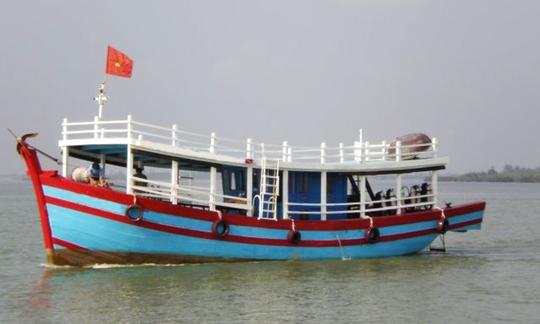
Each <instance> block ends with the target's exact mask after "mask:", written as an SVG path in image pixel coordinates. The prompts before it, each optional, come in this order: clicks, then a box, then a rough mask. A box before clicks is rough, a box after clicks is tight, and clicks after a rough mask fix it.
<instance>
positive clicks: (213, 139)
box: [208, 133, 216, 153]
mask: <svg viewBox="0 0 540 324" xmlns="http://www.w3.org/2000/svg"><path fill="white" fill-rule="evenodd" d="M208 151H209V152H210V153H215V152H216V133H212V134H210V149H209V150H208Z"/></svg>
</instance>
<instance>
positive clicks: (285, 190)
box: [281, 170, 289, 219]
mask: <svg viewBox="0 0 540 324" xmlns="http://www.w3.org/2000/svg"><path fill="white" fill-rule="evenodd" d="M282 172H283V174H282V177H283V179H282V180H283V181H282V183H281V192H282V194H283V197H282V199H281V203H282V207H281V210H282V213H283V215H282V218H283V219H289V170H283V171H282Z"/></svg>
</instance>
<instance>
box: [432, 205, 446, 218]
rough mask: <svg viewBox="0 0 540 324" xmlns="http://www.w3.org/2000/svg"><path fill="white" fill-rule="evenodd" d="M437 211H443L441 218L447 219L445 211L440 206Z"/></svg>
mask: <svg viewBox="0 0 540 324" xmlns="http://www.w3.org/2000/svg"><path fill="white" fill-rule="evenodd" d="M435 209H437V210H440V211H441V217H442V218H443V219H446V215H445V214H444V209H442V208H441V207H438V206H436V207H435Z"/></svg>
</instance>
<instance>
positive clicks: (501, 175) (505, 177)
mask: <svg viewBox="0 0 540 324" xmlns="http://www.w3.org/2000/svg"><path fill="white" fill-rule="evenodd" d="M439 180H440V181H481V182H540V167H537V168H535V169H529V168H522V167H519V166H517V165H516V166H512V165H509V164H507V165H505V166H504V167H503V169H502V170H501V171H497V170H495V168H494V167H491V168H489V170H487V171H482V172H468V173H465V174H461V175H446V176H445V175H441V176H440V177H439Z"/></svg>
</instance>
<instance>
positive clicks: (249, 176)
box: [246, 164, 253, 216]
mask: <svg viewBox="0 0 540 324" xmlns="http://www.w3.org/2000/svg"><path fill="white" fill-rule="evenodd" d="M246 204H247V211H246V214H247V215H248V216H253V165H252V164H248V166H247V168H246Z"/></svg>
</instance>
